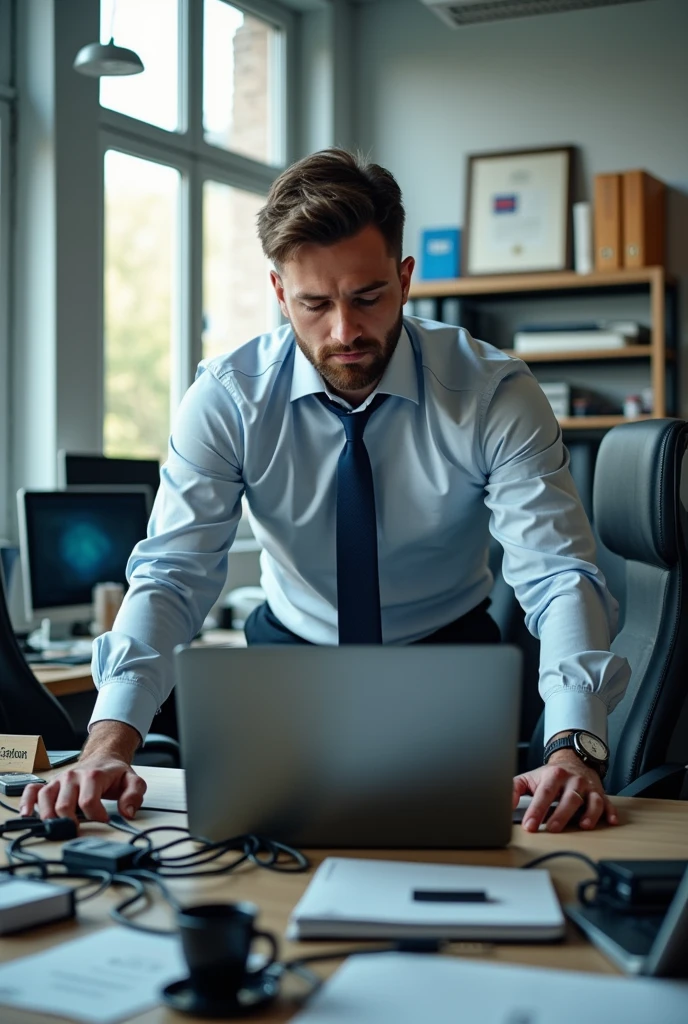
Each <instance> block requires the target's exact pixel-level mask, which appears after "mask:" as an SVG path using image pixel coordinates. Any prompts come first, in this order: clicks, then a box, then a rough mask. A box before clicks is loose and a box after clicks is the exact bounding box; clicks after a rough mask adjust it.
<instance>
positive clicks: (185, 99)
mask: <svg viewBox="0 0 688 1024" xmlns="http://www.w3.org/2000/svg"><path fill="white" fill-rule="evenodd" d="M224 2H226V3H229V4H231V5H232V6H235V7H239V8H240V9H241V10H243V11H245V12H246V13H247V14H253V15H255V16H256V17H259V18H263V19H264V20H266V21H269V22H270V23H271V24H273V25H275V26H276V27H278V28H280V29H281V30H282V33H283V35H282V39H283V46H282V48H281V49H282V56H281V58H280V70H281V73H282V82H283V84H284V88H280V87H279V86H280V79H279V77H278V76H277V75H276V76H275V77H274V81H275V83H276V91H278V92H279V106H280V125H281V134H282V141H281V148H282V156H283V160H282V162H281V163H280V164H279V165H271V164H266V163H261V162H260V161H257V160H253V159H250V158H248V157H245V156H242V155H241V154H239V153H234V152H232V151H231V150H225V149H221V148H220V147H217V146H213V145H211V144H210V143H208V142H206V141H205V138H204V126H203V14H204V4H203V3H202V2H198V0H179V101H180V102H179V110H180V118H179V121H180V129H179V130H178V131H167V130H166V129H164V128H160V127H158V126H156V125H151V124H148V123H147V122H145V121H139V120H137V119H136V118H133V117H130V116H129V115H127V114H121V113H118V112H117V111H114V110H110V109H109V108H108V107H103V106H99V147H100V167H101V197H100V239H101V244H100V246H99V254H98V259H99V261H100V268H99V269H100V273H99V280H100V282H101V298H100V321H101V344H102V346H103V360H102V365H103V368H104V365H105V361H104V345H105V317H104V310H105V248H104V241H105V180H104V174H105V153H106V152H107V151H108V150H110V149H114V150H117V151H118V152H121V153H125V154H127V155H129V156H134V157H139V158H141V159H144V160H151V161H153V162H156V163H161V164H164V165H166V166H168V167H172V168H174V169H175V170H177V171H178V172H179V173H180V176H181V188H180V202H179V211H178V215H179V231H178V238H179V251H178V263H177V284H178V290H177V293H176V294H177V308H176V309H175V310H174V311H173V323H174V325H175V327H174V339H173V351H172V353H171V380H170V415H171V416H172V415H173V414H174V412H175V410H176V408H177V406H178V404H179V402H180V401H181V398H182V396H183V395H184V393H185V391H186V390H187V389H188V388H189V386H190V385H191V383H192V382H193V379H194V376H195V373H196V367H197V366H198V363H199V362H200V361H201V359H202V357H203V185H204V183H205V182H206V181H214V182H220V183H221V184H227V185H232V186H234V187H236V188H240V189H244V190H245V191H248V192H253V193H255V194H257V195H263V196H264V195H266V194H267V192H268V190H269V188H270V185H271V184H272V182H273V181H274V180H275V178H276V177H277V175H278V174H280V172H281V171H282V170H283V169H284V167H286V166H287V165H288V164H289V163H291V162H292V161H293V159H295V156H296V140H297V138H298V131H299V125H298V119H297V118H295V117H294V118H291V117H288V116H287V112H288V111H289V110H293V109H294V108H295V103H296V97H297V89H296V87H295V86H296V81H297V52H296V50H297V38H296V33H297V16H296V14H295V13H294V11H293V10H290V9H289V8H288V7H286V6H283V5H282V4H280V3H277V2H274V0H224ZM100 394H101V398H100V405H101V410H102V415H101V427H100V429H101V439H100V447H101V450H102V448H103V423H104V412H105V374H104V369H103V373H102V375H101V380H100Z"/></svg>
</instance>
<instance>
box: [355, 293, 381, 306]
mask: <svg viewBox="0 0 688 1024" xmlns="http://www.w3.org/2000/svg"><path fill="white" fill-rule="evenodd" d="M356 301H357V302H358V304H359V306H374V305H375V304H376V303H377V302H379V301H380V296H379V295H376V296H375V298H374V299H357V300H356Z"/></svg>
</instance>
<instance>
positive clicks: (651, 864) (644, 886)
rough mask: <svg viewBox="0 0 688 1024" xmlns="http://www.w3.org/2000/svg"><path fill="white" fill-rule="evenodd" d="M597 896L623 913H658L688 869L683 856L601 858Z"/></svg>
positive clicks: (687, 862) (670, 898) (665, 905)
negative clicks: (630, 858) (681, 857)
mask: <svg viewBox="0 0 688 1024" xmlns="http://www.w3.org/2000/svg"><path fill="white" fill-rule="evenodd" d="M598 868H599V872H600V877H599V882H598V886H597V900H598V902H600V903H603V904H606V905H607V906H608V907H611V908H613V909H614V910H617V911H621V912H622V913H623V912H624V911H625V912H626V913H632V914H638V913H659V912H662V911H665V910H666V908H667V907H668V906H669V904H670V903H671V901H672V900H673V898H674V896H675V895H676V890H677V889H678V887H679V885H680V884H681V879H682V878H683V876H684V874H685V873H686V871H687V870H688V861H686V860H601V861H599V862H598Z"/></svg>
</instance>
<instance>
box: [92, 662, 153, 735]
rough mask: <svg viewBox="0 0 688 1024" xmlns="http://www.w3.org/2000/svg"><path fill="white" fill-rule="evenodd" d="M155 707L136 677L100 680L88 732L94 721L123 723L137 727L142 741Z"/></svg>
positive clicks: (150, 695) (150, 694) (148, 692)
mask: <svg viewBox="0 0 688 1024" xmlns="http://www.w3.org/2000/svg"><path fill="white" fill-rule="evenodd" d="M157 710H158V703H157V700H156V699H155V696H154V695H153V694H152V693H151V692H150V690H148V689H147V688H146V687H145V686H144V685H143V683H141V682H140V681H139V680H138V679H132V678H126V677H122V676H118V677H117V678H116V679H106V680H103V681H101V682H100V684H99V689H98V697H97V698H96V703H95V707H94V708H93V714H92V715H91V721H90V722H89V723H88V731H89V732H90V731H91V728H92V727H93V726H94V725H95V723H96V722H102V721H105V720H108V721H115V722H124V723H125V724H126V725H130V726H131V727H132V729H136V731H137V732H138V734H139V736H140V737H141V739H142V740H144V739H145V737H146V736H147V734H148V732H149V730H150V727H151V722H152V721H153V717H154V715H155V714H156V712H157Z"/></svg>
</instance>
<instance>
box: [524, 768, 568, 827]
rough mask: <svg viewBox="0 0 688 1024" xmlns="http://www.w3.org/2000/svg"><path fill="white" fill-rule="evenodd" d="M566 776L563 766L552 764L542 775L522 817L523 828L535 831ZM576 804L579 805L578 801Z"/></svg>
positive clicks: (564, 782) (563, 784) (556, 797)
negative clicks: (550, 768)
mask: <svg viewBox="0 0 688 1024" xmlns="http://www.w3.org/2000/svg"><path fill="white" fill-rule="evenodd" d="M568 777H569V776H568V772H566V771H565V770H564V769H563V768H557V767H556V766H554V767H553V769H552V770H551V771H550V772H548V773H547V774H546V775H544V776H543V778H542V781H540V782H538V783H537V785H536V788H535V791H534V793H533V799H532V802H531V804H530V807H529V808H528V812H527V814H526V816H525V818H524V819H523V828H524V829H525V830H526V831H527V832H537V830H538V829H539V827H540V825H541V824H542V822H543V821H544V820H545V815H546V814H547V811H548V810H549V806H550V804H551V803H553V801H554V800H557V799H558V797H559V794H560V793H561V791H562V788H563V787H564V786H565V784H566V780H567V779H568ZM578 806H580V801H579V802H578Z"/></svg>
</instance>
